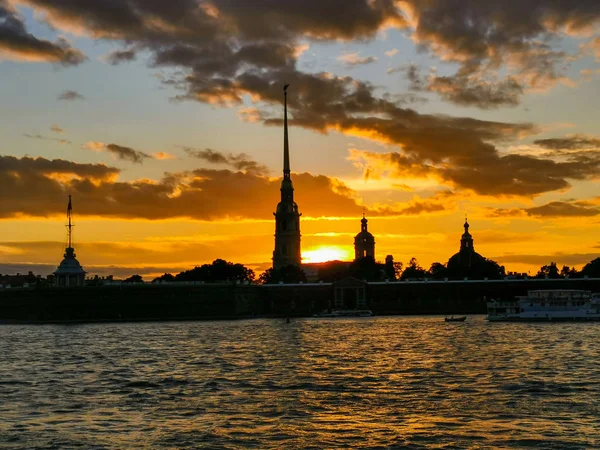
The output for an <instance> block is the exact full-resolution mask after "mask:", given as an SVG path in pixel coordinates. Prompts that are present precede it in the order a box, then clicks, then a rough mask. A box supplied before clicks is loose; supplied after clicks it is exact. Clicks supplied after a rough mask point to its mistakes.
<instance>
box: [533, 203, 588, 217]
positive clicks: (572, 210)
mask: <svg viewBox="0 0 600 450" xmlns="http://www.w3.org/2000/svg"><path fill="white" fill-rule="evenodd" d="M525 212H526V213H527V214H528V215H530V216H535V217H591V216H597V215H599V214H600V206H598V205H591V204H589V203H588V202H584V201H576V202H564V201H563V202H560V201H558V202H550V203H546V204H545V205H542V206H537V207H535V208H528V209H526V210H525Z"/></svg>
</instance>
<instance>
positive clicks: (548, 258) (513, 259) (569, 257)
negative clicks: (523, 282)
mask: <svg viewBox="0 0 600 450" xmlns="http://www.w3.org/2000/svg"><path fill="white" fill-rule="evenodd" d="M599 256H600V253H572V254H565V253H560V252H557V253H552V254H549V255H519V254H514V255H502V256H494V257H493V258H491V259H492V260H494V261H496V262H498V263H500V264H510V263H520V264H531V265H535V266H540V267H541V266H543V265H546V264H549V263H550V262H552V261H554V262H556V263H557V265H558V266H559V267H560V266H562V265H568V266H583V265H585V264H587V263H589V262H590V261H592V260H594V259H596V258H598V257H599Z"/></svg>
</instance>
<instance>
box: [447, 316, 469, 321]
mask: <svg viewBox="0 0 600 450" xmlns="http://www.w3.org/2000/svg"><path fill="white" fill-rule="evenodd" d="M465 320H467V316H457V317H454V316H450V317H445V318H444V322H464V321H465Z"/></svg>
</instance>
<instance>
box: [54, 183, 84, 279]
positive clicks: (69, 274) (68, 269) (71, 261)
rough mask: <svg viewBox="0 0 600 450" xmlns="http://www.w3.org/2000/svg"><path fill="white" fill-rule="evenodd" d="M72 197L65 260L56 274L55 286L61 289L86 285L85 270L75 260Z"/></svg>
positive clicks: (68, 217)
mask: <svg viewBox="0 0 600 450" xmlns="http://www.w3.org/2000/svg"><path fill="white" fill-rule="evenodd" d="M72 211H73V206H72V204H71V196H70V195H69V205H68V206H67V219H68V224H67V230H68V231H67V248H66V249H65V255H64V259H63V260H62V261H61V263H60V265H59V266H58V269H56V271H55V272H54V285H55V286H61V287H74V286H84V285H85V270H83V267H81V264H79V261H77V259H76V258H75V249H74V248H73V224H72V221H71V219H72Z"/></svg>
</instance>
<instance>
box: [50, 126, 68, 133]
mask: <svg viewBox="0 0 600 450" xmlns="http://www.w3.org/2000/svg"><path fill="white" fill-rule="evenodd" d="M50 131H53V132H54V133H59V134H62V133H64V132H65V130H63V129H62V128H61V127H59V126H58V125H52V126H51V127H50Z"/></svg>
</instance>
